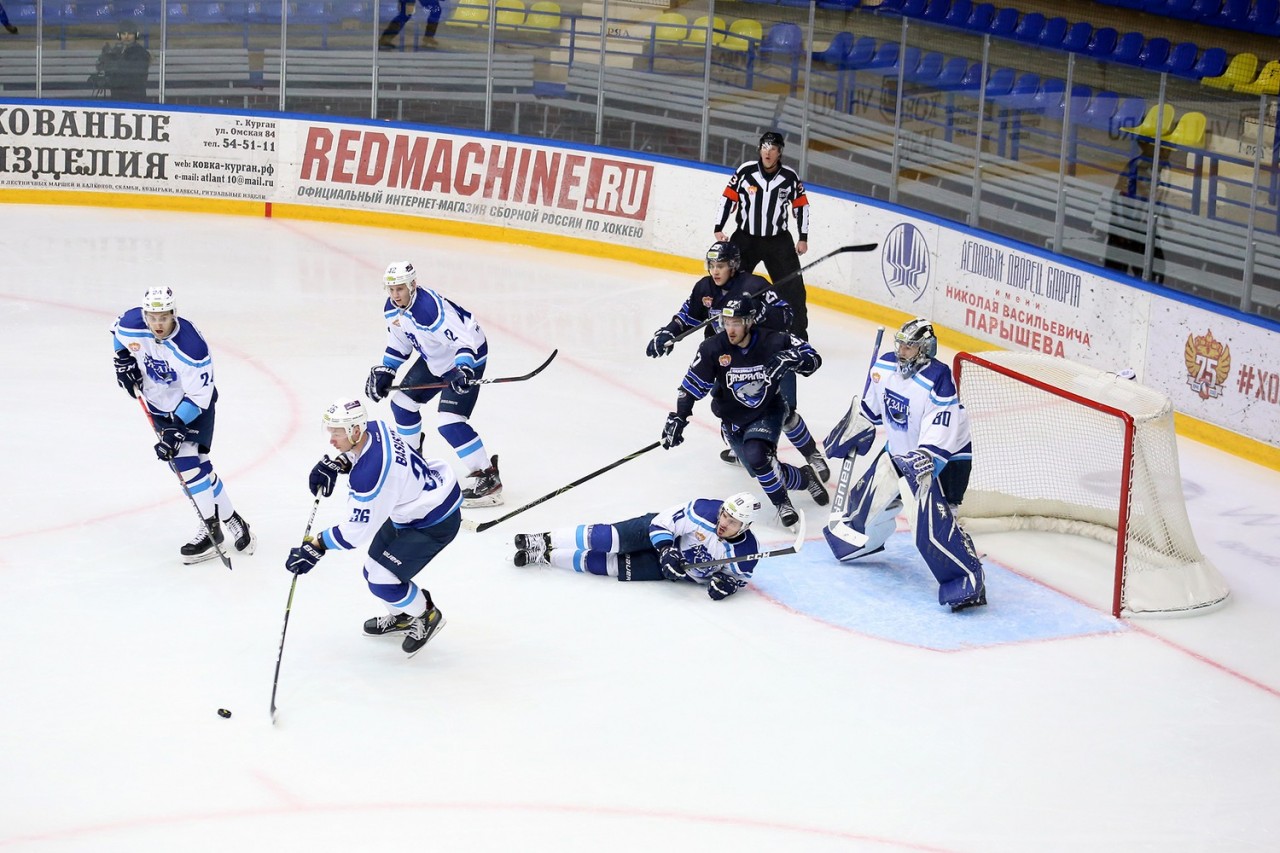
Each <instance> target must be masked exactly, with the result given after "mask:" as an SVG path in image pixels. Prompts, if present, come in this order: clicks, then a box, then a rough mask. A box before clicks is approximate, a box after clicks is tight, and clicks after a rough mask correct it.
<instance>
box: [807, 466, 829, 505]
mask: <svg viewBox="0 0 1280 853" xmlns="http://www.w3.org/2000/svg"><path fill="white" fill-rule="evenodd" d="M800 470H801V473H802V474H803V475H804V488H805V491H807V492H808V493H809V494H810V495H812V496H813V502H814V503H816V504H817V505H818V506H826V505H827V504H829V503H831V496H830V495H828V494H827V487H826V486H824V485H822V481H821V480H819V479H818V474H817V472H816V471H814V470H813V466H812V465H806V466H805V467H804V468H802V469H800Z"/></svg>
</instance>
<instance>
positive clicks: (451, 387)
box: [364, 261, 502, 507]
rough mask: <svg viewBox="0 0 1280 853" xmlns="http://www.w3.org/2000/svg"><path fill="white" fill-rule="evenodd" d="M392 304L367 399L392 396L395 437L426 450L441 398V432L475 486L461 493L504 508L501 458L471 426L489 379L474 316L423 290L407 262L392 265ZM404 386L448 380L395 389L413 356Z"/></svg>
mask: <svg viewBox="0 0 1280 853" xmlns="http://www.w3.org/2000/svg"><path fill="white" fill-rule="evenodd" d="M383 286H384V288H385V290H386V292H387V300H386V302H385V304H384V305H383V308H382V313H383V317H384V318H385V319H386V323H387V348H386V350H384V351H383V354H382V364H379V365H377V366H376V367H374V368H372V369H371V370H370V371H369V379H368V381H367V382H366V383H365V386H364V390H365V394H367V395H368V396H369V399H371V400H373V401H374V402H375V403H376V402H378V401H379V400H382V399H383V398H384V397H386V396H387V395H388V394H391V414H392V417H394V418H395V422H396V432H397V433H399V434H400V436H401V437H402V438H404V439H405V440H406V441H408V442H409V444H410V445H412V446H413V447H414V449H416V450H418V451H419V452H421V451H422V447H423V435H422V414H421V411H420V410H421V409H422V407H423V406H425V405H426V404H427V403H429V402H431V399H432V398H433V397H435V396H436V395H437V394H439V395H440V404H439V406H438V407H437V409H436V411H437V420H436V429H437V430H438V431H439V433H440V436H441V437H442V438H443V439H444V440H445V441H447V442H448V443H449V446H450V447H452V448H453V452H454V453H456V454H457V455H458V460H459V461H460V462H461V463H462V465H463V470H465V471H469V472H471V481H472V482H471V485H469V486H467V487H466V488H464V489H463V491H462V496H463V499H464V501H465V503H464V504H463V505H464V506H468V507H478V506H497V505H498V504H500V503H502V480H501V478H499V476H498V457H497V456H493V457H490V456H489V455H488V451H486V450H485V447H484V442H483V441H481V440H480V436H479V435H478V434H477V433H476V431H475V429H474V428H472V426H471V413H472V412H473V411H474V410H475V407H476V401H478V400H479V399H480V386H479V385H478V384H476V382H475V380H478V379H482V378H483V377H484V371H485V366H486V364H487V362H488V359H489V342H488V340H487V339H486V338H485V334H484V331H483V330H482V329H481V328H480V324H479V323H477V322H476V320H475V318H474V317H472V316H471V314H470V312H468V311H466V310H465V309H463V308H462V307H461V306H459V305H457V304H456V303H454V302H451V301H449V300H448V299H445V298H444V297H443V296H441V295H440V294H438V293H436V292H435V291H434V290H431V289H430V288H427V287H420V286H419V285H418V273H417V270H415V269H414V266H413V264H411V263H409V262H408V261H400V262H397V263H393V264H391V265H390V266H388V267H387V272H386V275H385V276H384V277H383ZM415 352H416V353H417V354H418V358H417V359H416V360H415V361H414V362H413V364H412V365H411V366H410V367H409V370H408V371H407V372H406V373H405V375H404V378H403V380H402V382H401V384H403V385H431V384H436V383H447V387H445V388H423V389H419V390H416V391H409V390H403V391H395V392H394V393H392V392H391V385H392V383H393V382H394V381H395V378H396V371H397V370H399V369H400V367H401V365H403V364H404V363H405V362H406V361H408V360H409V358H410V357H411V356H412V355H413V354H414V353H415Z"/></svg>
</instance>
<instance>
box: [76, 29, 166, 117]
mask: <svg viewBox="0 0 1280 853" xmlns="http://www.w3.org/2000/svg"><path fill="white" fill-rule="evenodd" d="M150 65H151V51H149V50H147V49H146V48H145V47H143V46H142V45H141V44H139V43H138V29H137V27H135V26H134V25H133V24H130V23H127V22H126V23H123V24H121V25H120V28H119V30H117V31H116V40H115V41H114V42H107V43H106V44H104V45H103V46H102V53H100V54H98V70H97V73H95V74H94V75H93V76H92V77H90V78H89V82H90V83H91V84H92V85H93V88H94V89H95V90H96V94H98V95H99V97H104V98H105V97H110V98H111V99H112V100H114V101H135V102H138V103H141V102H143V101H146V100H147V69H148V67H149V66H150ZM108 91H109V92H110V95H108V94H107V93H108Z"/></svg>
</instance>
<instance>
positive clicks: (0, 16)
mask: <svg viewBox="0 0 1280 853" xmlns="http://www.w3.org/2000/svg"><path fill="white" fill-rule="evenodd" d="M0 27H4V28H5V29H6V30H8V31H9V34H10V35H14V36H16V35H17V34H18V28H17V27H15V26H14V25H13V24H11V23H9V16H8V15H6V14H5V11H4V4H3V3H0Z"/></svg>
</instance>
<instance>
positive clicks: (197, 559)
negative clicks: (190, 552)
mask: <svg viewBox="0 0 1280 853" xmlns="http://www.w3.org/2000/svg"><path fill="white" fill-rule="evenodd" d="M216 559H218V552H217V550H216V549H215V550H212V551H206V552H205V553H203V554H196V555H194V556H191V557H187V556H185V555H184V556H183V557H182V564H183V565H185V566H194V565H195V564H196V563H207V562H209V561H210V560H216Z"/></svg>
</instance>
